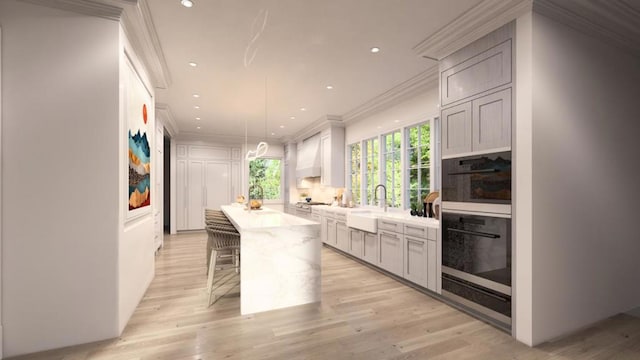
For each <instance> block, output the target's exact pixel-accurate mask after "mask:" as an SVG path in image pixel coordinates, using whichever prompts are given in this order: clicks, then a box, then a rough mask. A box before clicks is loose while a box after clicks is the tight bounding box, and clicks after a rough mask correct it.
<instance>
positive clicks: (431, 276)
mask: <svg viewBox="0 0 640 360" xmlns="http://www.w3.org/2000/svg"><path fill="white" fill-rule="evenodd" d="M437 244H438V242H437V241H436V240H427V289H429V290H431V291H435V292H438V253H437V250H438V247H437Z"/></svg>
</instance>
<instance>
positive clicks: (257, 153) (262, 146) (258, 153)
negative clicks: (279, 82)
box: [244, 77, 269, 161]
mask: <svg viewBox="0 0 640 360" xmlns="http://www.w3.org/2000/svg"><path fill="white" fill-rule="evenodd" d="M244 138H245V148H247V120H246V119H245V121H244ZM268 150H269V144H268V143H267V78H266V77H265V78H264V141H260V142H259V143H258V146H256V149H255V150H248V151H247V155H246V156H245V159H247V160H248V161H253V160H255V159H257V158H260V157H262V156H264V155H266V154H267V151H268Z"/></svg>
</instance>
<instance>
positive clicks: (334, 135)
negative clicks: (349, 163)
mask: <svg viewBox="0 0 640 360" xmlns="http://www.w3.org/2000/svg"><path fill="white" fill-rule="evenodd" d="M344 147H345V145H344V128H341V127H331V128H329V129H327V130H325V131H323V132H322V134H321V136H320V184H321V185H323V186H333V187H344V156H345V154H344Z"/></svg>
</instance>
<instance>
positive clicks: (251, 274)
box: [222, 206, 322, 315]
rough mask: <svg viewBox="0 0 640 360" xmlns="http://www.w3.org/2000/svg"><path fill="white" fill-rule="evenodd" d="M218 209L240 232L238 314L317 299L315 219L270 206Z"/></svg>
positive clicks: (318, 270)
mask: <svg viewBox="0 0 640 360" xmlns="http://www.w3.org/2000/svg"><path fill="white" fill-rule="evenodd" d="M222 211H223V212H224V213H225V214H226V215H227V217H228V218H229V220H231V222H232V223H233V225H234V226H235V227H236V229H237V230H238V232H240V259H241V260H240V312H241V314H242V315H245V314H252V313H257V312H262V311H269V310H275V309H281V308H286V307H289V306H295V305H303V304H309V303H314V302H319V301H320V300H321V264H320V251H321V246H322V245H321V241H320V224H319V223H317V222H314V221H310V220H306V219H302V218H299V217H296V216H293V215H289V214H285V213H282V212H279V211H275V210H270V209H262V210H253V211H247V210H245V209H244V208H242V207H236V206H222Z"/></svg>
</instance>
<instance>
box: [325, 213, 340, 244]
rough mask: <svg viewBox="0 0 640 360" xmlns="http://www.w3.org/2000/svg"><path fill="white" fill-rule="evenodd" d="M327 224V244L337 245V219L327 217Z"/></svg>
mask: <svg viewBox="0 0 640 360" xmlns="http://www.w3.org/2000/svg"><path fill="white" fill-rule="evenodd" d="M325 225H326V229H327V230H326V233H327V242H326V243H327V244H329V245H331V246H337V245H338V240H337V237H336V236H337V233H336V220H335V219H332V218H325Z"/></svg>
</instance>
